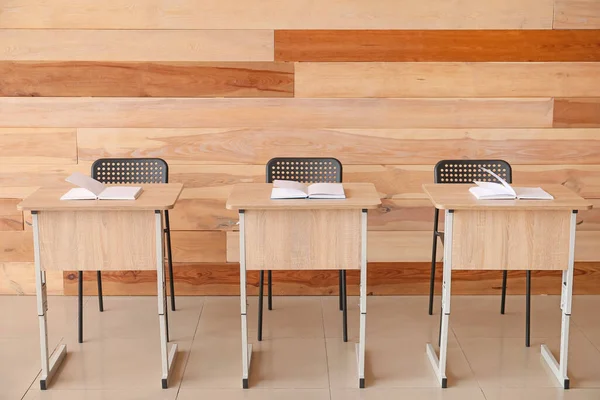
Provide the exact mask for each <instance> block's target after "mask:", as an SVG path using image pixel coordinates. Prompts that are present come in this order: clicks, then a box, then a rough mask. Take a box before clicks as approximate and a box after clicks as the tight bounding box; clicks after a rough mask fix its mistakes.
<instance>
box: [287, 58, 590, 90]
mask: <svg viewBox="0 0 600 400" xmlns="http://www.w3.org/2000/svg"><path fill="white" fill-rule="evenodd" d="M598 76H600V63H554V62H549V63H537V62H532V63H463V62H452V63H412V62H406V63H379V62H372V63H365V62H362V63H358V62H356V63H343V62H342V63H328V62H323V63H310V62H308V63H298V64H297V65H296V97H312V98H315V97H325V98H332V97H333V98H339V97H546V96H548V97H592V96H599V95H600V85H599V84H598Z"/></svg>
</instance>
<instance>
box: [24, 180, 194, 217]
mask: <svg viewBox="0 0 600 400" xmlns="http://www.w3.org/2000/svg"><path fill="white" fill-rule="evenodd" d="M131 186H141V187H142V188H143V189H144V190H143V192H142V194H140V196H139V197H138V198H137V199H136V200H61V199H60V197H61V196H62V195H63V194H65V193H66V192H67V191H68V190H69V189H71V188H72V187H73V186H72V185H63V186H56V187H51V188H40V189H38V190H36V191H35V192H34V193H32V194H31V195H29V196H28V197H27V198H26V199H24V200H23V201H22V202H21V203H19V205H18V206H17V208H18V209H19V210H29V211H65V210H72V211H109V210H112V211H119V210H123V211H125V210H127V211H135V210H170V209H172V208H173V207H174V206H175V202H176V201H177V199H178V198H179V195H180V194H181V191H182V190H183V184H181V183H164V184H148V185H131Z"/></svg>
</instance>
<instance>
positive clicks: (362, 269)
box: [344, 210, 367, 389]
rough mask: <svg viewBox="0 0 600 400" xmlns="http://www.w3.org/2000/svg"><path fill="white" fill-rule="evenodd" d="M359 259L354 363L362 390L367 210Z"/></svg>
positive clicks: (364, 217) (363, 220) (363, 217)
mask: <svg viewBox="0 0 600 400" xmlns="http://www.w3.org/2000/svg"><path fill="white" fill-rule="evenodd" d="M360 258H361V260H360V264H361V265H360V327H359V333H358V343H357V344H356V362H357V364H358V387H359V388H361V389H364V388H365V348H366V333H367V210H362V215H361V252H360ZM344 272H345V271H344Z"/></svg>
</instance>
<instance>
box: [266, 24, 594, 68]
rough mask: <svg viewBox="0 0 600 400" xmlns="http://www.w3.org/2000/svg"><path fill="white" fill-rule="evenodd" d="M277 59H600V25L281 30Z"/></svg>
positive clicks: (404, 60) (276, 41) (278, 34)
mask: <svg viewBox="0 0 600 400" xmlns="http://www.w3.org/2000/svg"><path fill="white" fill-rule="evenodd" d="M275 60H277V61H319V62H323V61H336V62H339V61H403V62H410V61H419V62H422V61H443V62H454V61H456V62H464V61H468V62H477V61H486V62H489V61H503V62H508V61H600V31H598V30H479V31H477V30H455V31H453V30H362V31H357V30H344V31H342V30H279V31H275Z"/></svg>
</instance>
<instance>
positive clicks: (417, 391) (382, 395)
mask: <svg viewBox="0 0 600 400" xmlns="http://www.w3.org/2000/svg"><path fill="white" fill-rule="evenodd" d="M390 399H410V400H486V399H485V397H484V395H483V393H482V392H481V389H479V388H449V389H433V388H431V389H429V388H388V389H382V388H377V389H375V388H373V389H368V388H367V389H333V390H332V391H331V400H390Z"/></svg>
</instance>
